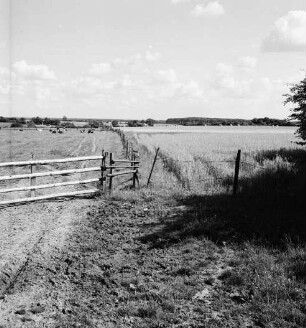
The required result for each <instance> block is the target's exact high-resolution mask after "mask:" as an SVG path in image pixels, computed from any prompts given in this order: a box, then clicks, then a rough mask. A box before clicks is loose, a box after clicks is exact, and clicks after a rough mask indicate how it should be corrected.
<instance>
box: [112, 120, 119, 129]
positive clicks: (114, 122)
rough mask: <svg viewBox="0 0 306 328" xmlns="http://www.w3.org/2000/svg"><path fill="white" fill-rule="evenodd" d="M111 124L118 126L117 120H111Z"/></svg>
mask: <svg viewBox="0 0 306 328" xmlns="http://www.w3.org/2000/svg"><path fill="white" fill-rule="evenodd" d="M112 126H113V127H114V128H116V127H118V126H119V124H118V121H117V120H114V121H112Z"/></svg>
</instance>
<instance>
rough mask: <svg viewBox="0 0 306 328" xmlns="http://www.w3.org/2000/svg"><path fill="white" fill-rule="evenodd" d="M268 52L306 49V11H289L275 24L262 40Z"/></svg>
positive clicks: (264, 48) (264, 49) (263, 46)
mask: <svg viewBox="0 0 306 328" xmlns="http://www.w3.org/2000/svg"><path fill="white" fill-rule="evenodd" d="M262 50H263V51H267V52H282V51H306V11H302V10H298V11H289V12H288V13H287V15H285V16H283V17H280V18H279V19H278V20H277V21H276V22H275V24H274V27H273V29H272V30H271V32H270V33H269V34H268V35H267V36H266V37H265V38H264V40H263V42H262Z"/></svg>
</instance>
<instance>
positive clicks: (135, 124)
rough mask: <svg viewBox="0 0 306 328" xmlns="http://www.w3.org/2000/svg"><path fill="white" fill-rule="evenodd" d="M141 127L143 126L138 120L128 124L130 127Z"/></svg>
mask: <svg viewBox="0 0 306 328" xmlns="http://www.w3.org/2000/svg"><path fill="white" fill-rule="evenodd" d="M139 125H141V124H140V123H139V122H138V121H137V120H133V121H129V122H128V126H129V127H137V126H139Z"/></svg>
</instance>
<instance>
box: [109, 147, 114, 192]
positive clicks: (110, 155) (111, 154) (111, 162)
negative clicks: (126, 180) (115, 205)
mask: <svg viewBox="0 0 306 328" xmlns="http://www.w3.org/2000/svg"><path fill="white" fill-rule="evenodd" d="M113 164H114V162H113V153H109V166H110V169H109V173H110V177H109V190H112V186H113V177H112V173H113V169H112V167H111V166H112V165H113Z"/></svg>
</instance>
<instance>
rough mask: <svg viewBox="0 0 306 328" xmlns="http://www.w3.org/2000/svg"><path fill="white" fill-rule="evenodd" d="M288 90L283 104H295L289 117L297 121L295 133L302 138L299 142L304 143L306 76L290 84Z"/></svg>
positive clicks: (305, 140)
mask: <svg viewBox="0 0 306 328" xmlns="http://www.w3.org/2000/svg"><path fill="white" fill-rule="evenodd" d="M289 90H290V93H287V94H284V97H286V100H285V101H284V105H286V104H288V103H291V104H294V105H295V107H293V108H291V111H292V114H291V115H290V119H292V120H296V121H297V122H298V129H297V131H296V134H297V135H298V136H299V137H300V138H301V139H302V140H303V141H302V142H299V144H301V145H306V77H305V78H304V80H302V81H301V82H299V83H296V84H292V85H291V87H290V89H289Z"/></svg>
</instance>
